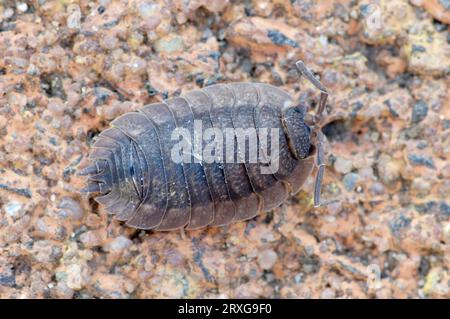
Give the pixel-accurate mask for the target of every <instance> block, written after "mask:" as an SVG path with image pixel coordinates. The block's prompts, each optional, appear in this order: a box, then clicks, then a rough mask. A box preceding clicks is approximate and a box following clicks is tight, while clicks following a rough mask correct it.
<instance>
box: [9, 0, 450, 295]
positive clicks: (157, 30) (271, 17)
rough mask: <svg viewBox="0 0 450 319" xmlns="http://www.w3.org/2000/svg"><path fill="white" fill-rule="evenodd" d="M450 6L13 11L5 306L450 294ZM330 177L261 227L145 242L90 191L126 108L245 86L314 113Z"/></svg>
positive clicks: (41, 4)
mask: <svg viewBox="0 0 450 319" xmlns="http://www.w3.org/2000/svg"><path fill="white" fill-rule="evenodd" d="M449 23H450V6H449V2H448V1H443V0H433V1H417V0H414V1H412V0H411V1H409V2H408V1H405V0H391V1H384V0H380V1H372V2H370V1H350V0H334V1H332V0H331V1H325V0H324V1H322V0H320V1H298V0H297V1H289V0H272V1H269V0H254V1H242V2H241V1H225V0H208V1H206V0H198V1H196V0H194V1H182V0H165V1H162V0H158V1H141V0H136V1H110V0H100V1H98V2H96V3H94V2H93V1H83V0H81V1H77V0H73V1H72V0H61V1H49V0H34V1H23V2H20V1H8V0H6V1H2V2H1V3H0V297H1V298H92V297H96V298H154V297H158V298H167V297H171V298H181V297H182V298H194V297H199V298H212V297H222V298H228V297H238V298H239V297H269V298H311V297H313V298H449V297H450V291H449V280H450V274H449V264H450V246H449V243H450V239H449V236H450V161H449V160H450V98H449V86H450V78H449V73H450V46H449V41H450V35H449V28H448V24H449ZM298 59H302V60H304V61H305V63H306V64H307V65H308V66H309V67H310V68H311V69H312V70H313V71H314V72H316V74H317V75H318V76H320V78H321V81H322V82H323V83H324V84H325V85H326V86H327V87H328V88H329V90H330V93H331V95H330V99H329V103H328V107H327V109H328V110H327V111H328V113H329V114H330V116H329V119H330V123H329V124H328V125H327V126H326V127H325V128H324V132H325V133H326V136H327V141H326V160H327V165H328V166H327V168H326V173H325V174H326V175H325V181H324V190H323V197H324V199H325V200H333V199H335V200H338V202H337V203H334V204H331V205H329V206H327V207H324V208H320V209H313V207H312V186H313V179H312V178H310V179H309V180H308V182H307V183H306V185H305V187H304V190H303V191H301V192H300V193H299V194H298V195H297V196H296V197H295V198H291V199H290V200H289V201H288V202H286V204H284V205H283V206H282V207H280V208H277V209H275V210H273V211H272V212H270V213H267V214H262V215H260V216H259V217H257V218H255V219H253V220H250V221H248V222H243V223H237V224H232V225H230V226H228V227H223V228H210V229H206V230H199V231H191V232H186V235H185V236H182V235H181V234H180V233H179V232H171V233H160V232H158V233H152V232H143V231H142V232H139V231H135V230H133V229H130V228H127V227H125V226H123V225H121V224H120V223H119V222H117V221H114V220H113V219H112V218H111V217H110V216H108V215H107V214H106V212H105V211H104V209H103V207H101V206H99V205H97V204H95V203H94V202H93V201H92V200H88V199H87V198H83V197H82V196H80V195H79V194H78V193H77V191H76V190H77V189H79V188H81V187H82V186H83V183H84V179H83V178H81V177H78V176H76V174H75V172H76V168H77V166H78V164H79V163H80V162H82V161H83V160H84V159H85V157H86V156H87V154H88V150H89V146H90V145H91V144H92V141H93V139H95V136H96V135H97V134H98V133H99V131H101V130H102V129H104V128H106V127H108V123H109V122H110V121H111V120H112V119H114V118H115V117H117V116H118V115H120V114H123V113H125V112H127V111H130V110H135V109H137V108H139V107H140V106H142V105H144V104H146V103H151V102H157V101H161V100H163V99H166V98H170V97H173V96H177V95H178V94H180V93H182V92H187V91H189V90H191V89H195V88H199V87H203V86H207V85H210V84H214V83H223V82H233V81H253V82H265V83H270V84H273V85H276V86H279V87H281V88H283V89H285V90H286V91H288V92H289V93H291V94H292V95H293V96H295V97H297V98H298V99H300V100H301V101H303V102H304V103H308V104H309V105H311V106H314V105H315V103H316V102H317V101H318V97H319V92H318V91H317V90H315V89H314V88H313V87H312V86H311V85H310V84H309V83H308V82H307V81H306V80H305V79H301V80H299V76H298V72H297V71H296V69H295V61H296V60H298Z"/></svg>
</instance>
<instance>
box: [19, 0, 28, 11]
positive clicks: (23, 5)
mask: <svg viewBox="0 0 450 319" xmlns="http://www.w3.org/2000/svg"><path fill="white" fill-rule="evenodd" d="M16 8H17V10H19V11H20V12H22V13H24V12H27V10H28V5H27V4H26V3H25V2H19V3H18V4H17V6H16Z"/></svg>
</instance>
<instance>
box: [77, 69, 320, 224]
mask: <svg viewBox="0 0 450 319" xmlns="http://www.w3.org/2000/svg"><path fill="white" fill-rule="evenodd" d="M297 67H298V68H299V70H300V71H301V73H302V74H303V75H305V76H306V77H307V78H308V79H309V80H310V81H311V82H312V83H313V84H314V85H315V86H316V87H317V88H318V89H319V90H320V91H321V96H320V101H319V104H318V107H317V112H316V114H315V115H314V116H309V115H308V114H307V107H306V106H304V105H298V103H296V102H295V101H294V100H293V99H292V98H291V96H290V95H289V94H288V93H286V92H285V91H283V90H281V89H279V88H276V87H274V86H271V85H268V84H262V83H230V84H218V85H212V86H208V87H205V88H203V89H201V90H195V91H191V92H189V93H186V94H184V95H182V96H180V97H176V98H174V99H170V100H167V101H165V102H163V103H154V104H150V105H146V106H144V107H142V108H141V109H140V110H139V111H138V112H129V113H126V114H124V115H122V116H120V117H119V118H117V119H115V120H114V121H113V122H112V123H111V128H108V129H106V130H104V131H103V132H101V133H100V134H99V136H98V139H97V140H96V141H95V143H94V145H93V147H92V151H91V153H90V156H89V158H90V160H91V161H92V164H91V165H89V166H87V167H86V168H84V169H82V170H80V172H79V174H80V175H88V183H87V186H86V188H84V189H83V190H82V192H88V193H95V194H96V195H97V197H96V198H95V199H96V201H97V202H99V203H100V204H103V205H104V206H105V207H106V210H107V211H108V212H109V213H111V214H114V215H115V218H116V219H117V220H119V221H125V222H126V224H127V225H129V226H131V227H135V228H139V229H154V230H174V229H179V228H186V229H198V228H202V227H206V226H221V225H227V224H229V223H232V222H236V221H241V220H246V219H249V218H252V217H254V216H256V215H257V214H258V213H260V212H263V211H268V210H271V209H273V208H275V207H277V206H279V205H280V204H281V203H283V201H285V200H286V198H287V197H288V196H290V195H293V194H296V193H297V192H298V191H299V190H300V188H301V186H302V185H303V184H304V182H305V180H306V179H307V177H308V176H309V175H310V174H311V171H312V169H313V167H314V164H316V165H317V166H318V170H317V176H316V183H315V192H314V204H315V206H319V205H320V186H321V182H322V176H323V171H324V163H323V150H322V142H321V141H322V133H321V131H320V127H321V122H322V121H321V120H322V113H323V111H324V108H325V103H326V99H327V96H328V93H327V90H326V89H325V87H324V86H323V85H322V84H321V83H320V82H319V81H318V80H317V79H316V78H315V77H314V76H313V75H312V73H311V72H310V71H308V69H307V68H306V67H305V66H304V64H303V62H301V61H299V62H297ZM194 120H201V121H202V124H203V129H204V130H205V129H207V128H218V129H221V130H223V129H225V128H244V129H245V128H256V131H257V132H259V131H258V129H259V128H278V129H279V132H280V134H278V137H279V141H278V142H279V153H278V154H279V165H278V170H277V171H276V172H272V173H271V174H261V170H260V169H261V167H262V166H263V165H267V163H265V164H264V163H258V162H257V163H249V162H248V161H246V162H244V163H237V162H234V163H229V162H225V163H215V162H214V163H211V164H208V163H206V162H201V163H196V162H192V163H176V162H175V161H173V160H172V158H171V150H172V148H173V146H174V144H175V143H177V142H178V141H177V140H172V132H173V131H174V129H176V128H185V129H188V130H189V132H193V129H194ZM258 134H259V133H258ZM259 139H260V137H259V135H258V141H259ZM258 144H259V143H258ZM258 147H259V146H258ZM241 151H242V150H241ZM247 151H248V150H244V152H247Z"/></svg>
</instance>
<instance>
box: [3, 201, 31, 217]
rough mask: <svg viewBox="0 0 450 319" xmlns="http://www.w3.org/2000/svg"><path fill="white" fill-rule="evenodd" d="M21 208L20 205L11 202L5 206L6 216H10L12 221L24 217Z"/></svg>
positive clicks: (23, 211)
mask: <svg viewBox="0 0 450 319" xmlns="http://www.w3.org/2000/svg"><path fill="white" fill-rule="evenodd" d="M22 208H23V206H22V204H21V203H19V202H16V201H12V202H9V203H7V204H6V205H5V211H6V215H8V216H10V217H11V218H13V219H18V218H20V217H22V216H23V215H25V213H26V212H25V210H24V209H22Z"/></svg>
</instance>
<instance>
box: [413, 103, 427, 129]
mask: <svg viewBox="0 0 450 319" xmlns="http://www.w3.org/2000/svg"><path fill="white" fill-rule="evenodd" d="M427 114H428V105H427V103H425V101H423V100H420V101H417V102H416V103H415V104H414V106H413V110H412V118H411V121H412V122H413V123H414V124H417V123H419V122H421V121H423V120H424V119H425V118H426V117H427Z"/></svg>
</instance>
